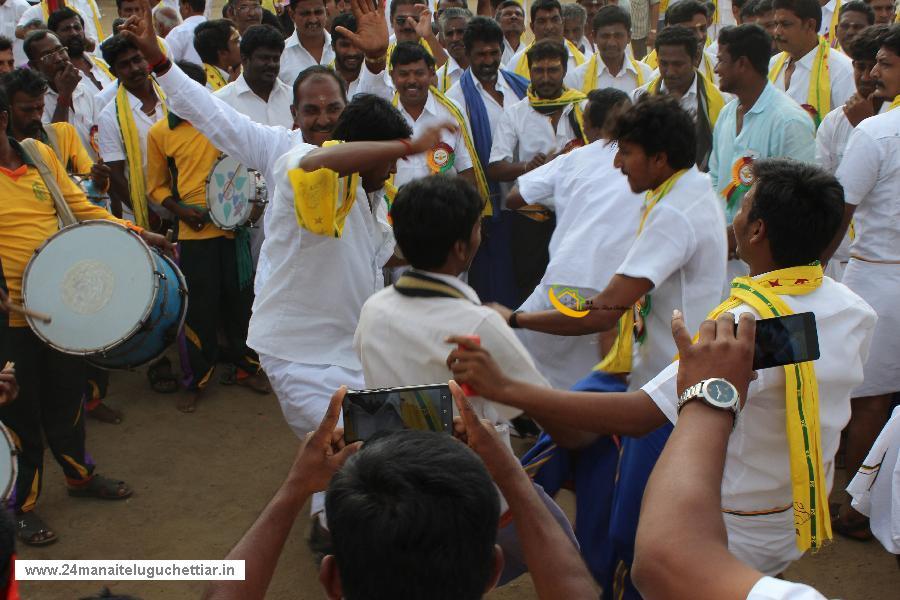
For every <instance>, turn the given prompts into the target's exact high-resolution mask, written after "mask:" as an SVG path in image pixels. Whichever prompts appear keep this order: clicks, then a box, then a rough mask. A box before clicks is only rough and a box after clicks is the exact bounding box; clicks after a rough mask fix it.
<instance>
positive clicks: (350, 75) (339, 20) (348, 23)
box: [331, 13, 365, 98]
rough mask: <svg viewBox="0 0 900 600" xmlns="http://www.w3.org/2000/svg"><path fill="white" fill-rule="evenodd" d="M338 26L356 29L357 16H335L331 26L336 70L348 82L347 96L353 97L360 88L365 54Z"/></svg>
mask: <svg viewBox="0 0 900 600" xmlns="http://www.w3.org/2000/svg"><path fill="white" fill-rule="evenodd" d="M338 27H343V28H344V29H347V30H349V31H354V32H355V31H356V17H354V16H353V15H352V14H346V13H342V14H340V15H338V16H336V17H335V18H334V22H333V23H332V28H331V47H332V48H333V49H334V72H335V73H337V74H338V75H339V76H340V78H341V79H343V80H344V83H345V84H347V97H348V98H353V96H355V95H356V90H357V88H359V73H360V70H361V69H362V64H363V60H364V59H365V56H364V55H363V53H362V50H360V49H359V48H357V47H356V46H355V45H354V44H353V42H352V41H351V40H350V38H348V37H346V36H344V35H342V34H341V32H340V31H338V29H337V28H338Z"/></svg>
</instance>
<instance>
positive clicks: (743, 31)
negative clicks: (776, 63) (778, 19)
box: [719, 23, 772, 77]
mask: <svg viewBox="0 0 900 600" xmlns="http://www.w3.org/2000/svg"><path fill="white" fill-rule="evenodd" d="M719 48H720V49H724V50H725V51H726V52H728V56H730V57H731V60H732V61H737V60H738V59H739V58H741V57H742V56H744V57H746V58H747V60H748V61H749V62H750V65H751V66H752V67H753V70H754V71H756V72H757V73H758V74H759V75H760V76H761V77H766V76H768V74H769V58H770V57H771V55H772V52H771V50H772V38H771V37H770V36H769V34H768V33H766V30H765V29H763V28H762V27H760V26H759V25H756V24H755V23H748V24H746V25H738V26H736V27H725V28H724V29H722V31H720V32H719Z"/></svg>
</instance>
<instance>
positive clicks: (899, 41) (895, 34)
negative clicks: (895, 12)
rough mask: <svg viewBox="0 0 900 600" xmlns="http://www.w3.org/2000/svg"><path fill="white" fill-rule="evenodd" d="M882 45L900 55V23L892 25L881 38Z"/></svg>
mask: <svg viewBox="0 0 900 600" xmlns="http://www.w3.org/2000/svg"><path fill="white" fill-rule="evenodd" d="M881 45H882V46H884V47H886V48H887V49H888V50H890V51H891V52H893V53H894V54H896V55H897V56H900V25H896V24H895V25H891V26H890V28H889V29H888V30H887V33H886V34H885V35H884V39H882V40H881Z"/></svg>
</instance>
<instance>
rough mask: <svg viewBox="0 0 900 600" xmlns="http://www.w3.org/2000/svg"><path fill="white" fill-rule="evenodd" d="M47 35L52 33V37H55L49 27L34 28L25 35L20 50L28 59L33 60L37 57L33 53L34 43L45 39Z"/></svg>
mask: <svg viewBox="0 0 900 600" xmlns="http://www.w3.org/2000/svg"><path fill="white" fill-rule="evenodd" d="M48 35H53V37H56V35H55V34H54V33H53V32H52V31H50V30H49V29H35V30H34V31H31V32H29V33H28V35H26V36H25V41H24V42H22V50H23V51H24V52H25V56H27V57H28V60H34V59H35V58H37V56H35V55H34V45H35V44H36V43H37V42H39V41H41V40H43V39H45V38H46V37H47V36H48Z"/></svg>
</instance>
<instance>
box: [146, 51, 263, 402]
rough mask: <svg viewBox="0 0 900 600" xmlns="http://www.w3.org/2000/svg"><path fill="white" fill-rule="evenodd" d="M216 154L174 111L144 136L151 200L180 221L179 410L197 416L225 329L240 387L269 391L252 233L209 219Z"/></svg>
mask: <svg viewBox="0 0 900 600" xmlns="http://www.w3.org/2000/svg"><path fill="white" fill-rule="evenodd" d="M177 64H178V66H179V67H181V70H182V71H184V72H185V73H186V74H187V75H188V76H189V77H190V78H191V79H193V80H194V81H197V82H198V83H200V84H201V85H206V73H204V70H203V67H201V66H200V65H197V64H195V63H191V62H187V61H179V62H178V63H177ZM219 155H220V152H219V151H218V150H217V149H216V148H215V146H213V145H212V144H211V143H210V141H209V140H208V139H206V137H204V136H203V134H201V133H200V132H199V131H197V130H196V129H195V128H194V126H193V125H191V124H190V123H188V122H187V121H184V120H183V119H181V118H180V117H178V116H176V115H175V113H173V112H172V111H169V115H168V118H167V119H164V120H162V121H159V122H157V123H156V124H155V125H153V126H152V127H151V128H150V131H149V132H148V133H147V189H148V190H149V196H150V199H151V200H152V201H153V202H156V203H157V204H161V205H162V206H163V207H165V208H166V209H168V210H169V211H170V212H172V214H174V215H175V217H176V218H177V219H178V247H179V258H180V266H181V271H182V273H183V274H184V278H185V280H186V281H187V285H188V289H189V290H190V291H191V299H190V302H188V309H187V316H186V317H185V321H184V344H182V345H181V349H182V351H183V353H184V354H185V355H186V356H182V366H183V367H187V368H185V369H184V371H185V373H184V384H185V387H186V388H187V392H188V393H187V394H186V395H184V396H182V397H181V398H180V399H179V400H178V403H177V407H178V410H180V411H182V412H194V410H195V408H196V404H197V401H198V400H199V399H200V397H201V395H202V394H203V391H204V390H205V389H206V386H207V384H208V383H209V381H210V379H211V377H212V374H213V370H214V369H215V367H216V362H217V360H218V354H219V343H218V339H217V332H218V331H219V330H220V329H221V330H222V331H223V332H224V333H225V338H226V340H227V352H228V354H229V356H228V357H227V360H228V361H229V362H231V363H232V364H234V365H235V366H236V367H237V376H236V381H235V383H237V384H238V385H244V386H246V387H248V388H250V389H252V390H254V391H256V392H259V393H262V394H268V393H269V392H270V389H269V384H268V381H267V380H266V376H265V374H264V373H263V372H262V371H261V369H260V366H259V357H257V356H256V353H255V352H253V350H251V349H249V348H248V347H247V326H248V323H249V322H250V306H251V305H252V303H253V263H252V259H251V257H250V235H249V233H248V231H247V230H246V228H243V227H239V228H238V230H237V235H235V232H234V231H224V230H222V229H219V228H218V227H217V226H216V225H215V224H214V223H212V222H210V220H209V215H208V213H209V209H208V207H207V203H206V180H207V177H208V176H209V174H210V172H211V171H212V169H213V166H214V165H215V163H216V161H217V159H218V158H219ZM185 359H186V360H185Z"/></svg>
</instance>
